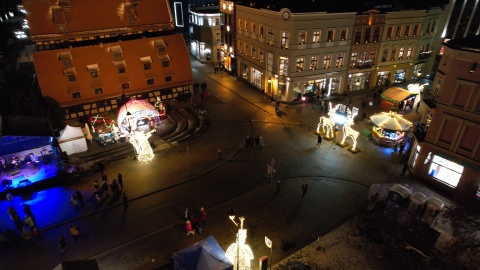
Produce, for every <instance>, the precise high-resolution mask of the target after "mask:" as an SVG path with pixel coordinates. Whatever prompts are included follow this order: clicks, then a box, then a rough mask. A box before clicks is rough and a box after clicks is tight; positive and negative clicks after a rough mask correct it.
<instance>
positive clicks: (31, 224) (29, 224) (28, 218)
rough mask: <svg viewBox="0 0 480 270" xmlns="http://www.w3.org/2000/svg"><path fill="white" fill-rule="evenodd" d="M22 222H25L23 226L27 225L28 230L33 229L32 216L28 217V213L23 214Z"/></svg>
mask: <svg viewBox="0 0 480 270" xmlns="http://www.w3.org/2000/svg"><path fill="white" fill-rule="evenodd" d="M23 222H24V223H25V226H27V227H28V228H29V229H30V230H33V229H35V223H34V222H33V219H32V217H30V216H29V215H25V218H24V219H23Z"/></svg>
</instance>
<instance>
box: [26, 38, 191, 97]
mask: <svg viewBox="0 0 480 270" xmlns="http://www.w3.org/2000/svg"><path fill="white" fill-rule="evenodd" d="M156 44H162V45H163V44H165V48H159V47H157V46H156ZM112 49H113V50H112ZM160 50H162V52H160ZM119 51H120V52H121V54H120V55H116V56H114V52H119ZM66 52H69V53H70V55H71V62H66V63H65V62H64V61H61V60H59V55H68V54H65V53H66ZM115 57H117V58H115ZM33 60H34V64H35V70H36V72H37V78H38V82H39V85H40V89H41V91H42V94H43V95H44V96H50V97H52V98H54V99H56V100H57V101H58V102H60V103H61V104H62V105H75V104H79V103H82V102H85V101H96V100H103V99H106V98H109V97H113V96H119V95H121V94H122V87H121V84H123V83H129V84H130V85H129V89H128V90H125V94H132V93H140V92H145V91H148V90H156V89H165V88H167V87H174V86H180V85H188V84H191V82H192V70H191V66H190V59H189V54H188V50H187V46H186V44H185V41H184V39H183V36H182V35H170V36H162V37H155V38H148V39H147V38H143V39H136V40H131V41H119V42H115V43H109V44H102V45H96V46H88V47H80V48H70V49H62V50H48V51H39V52H35V53H33ZM164 60H169V65H168V66H167V67H163V65H162V64H163V63H162V61H164ZM149 61H151V63H148V62H149ZM70 63H71V64H70ZM146 64H150V69H146V70H145V69H144V65H146ZM122 67H124V68H125V69H126V72H125V73H123V74H119V68H122ZM95 71H98V77H93V78H92V72H95ZM67 75H70V76H74V77H75V81H72V82H69V81H68V78H67ZM165 76H172V78H171V81H170V82H166V81H165ZM146 79H154V80H155V83H154V84H153V85H148V84H147V82H146ZM98 87H102V88H103V93H102V94H95V91H94V90H93V89H94V88H98ZM74 92H80V94H81V100H80V99H73V97H72V93H74Z"/></svg>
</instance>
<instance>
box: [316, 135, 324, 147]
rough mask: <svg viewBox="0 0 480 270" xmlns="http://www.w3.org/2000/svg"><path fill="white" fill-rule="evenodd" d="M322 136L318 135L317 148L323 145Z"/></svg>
mask: <svg viewBox="0 0 480 270" xmlns="http://www.w3.org/2000/svg"><path fill="white" fill-rule="evenodd" d="M322 139H323V138H322V135H320V134H318V136H317V145H315V148H317V147H319V146H320V145H321V144H322Z"/></svg>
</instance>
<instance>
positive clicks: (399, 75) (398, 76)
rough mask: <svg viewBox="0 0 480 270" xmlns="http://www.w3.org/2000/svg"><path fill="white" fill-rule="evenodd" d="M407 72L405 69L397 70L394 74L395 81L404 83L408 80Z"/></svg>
mask: <svg viewBox="0 0 480 270" xmlns="http://www.w3.org/2000/svg"><path fill="white" fill-rule="evenodd" d="M405 74H406V73H405V69H397V70H395V74H394V75H393V83H397V84H398V83H404V82H405V81H406V79H405Z"/></svg>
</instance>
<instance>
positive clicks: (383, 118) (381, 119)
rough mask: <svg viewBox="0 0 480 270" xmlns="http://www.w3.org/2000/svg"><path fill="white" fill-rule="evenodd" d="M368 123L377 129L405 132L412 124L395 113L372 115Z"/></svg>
mask: <svg viewBox="0 0 480 270" xmlns="http://www.w3.org/2000/svg"><path fill="white" fill-rule="evenodd" d="M370 121H372V123H373V124H375V125H376V126H378V127H382V128H384V129H388V130H396V131H407V130H408V129H409V128H410V127H411V126H412V123H410V122H409V121H408V120H406V119H404V118H403V117H402V116H401V115H398V114H396V113H395V112H388V113H387V112H381V113H377V114H374V115H372V116H370Z"/></svg>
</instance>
